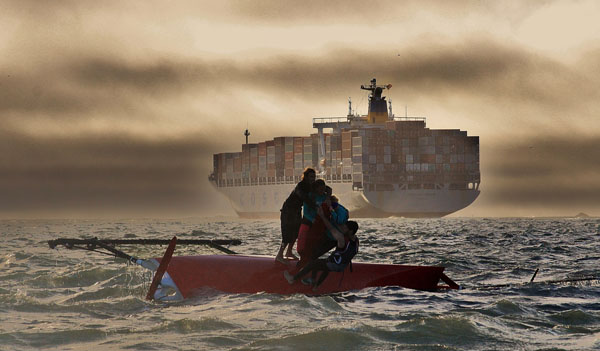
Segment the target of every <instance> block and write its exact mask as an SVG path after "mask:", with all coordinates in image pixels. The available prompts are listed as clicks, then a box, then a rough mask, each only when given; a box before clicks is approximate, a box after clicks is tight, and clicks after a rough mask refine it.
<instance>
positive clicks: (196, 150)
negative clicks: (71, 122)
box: [0, 132, 223, 213]
mask: <svg viewBox="0 0 600 351" xmlns="http://www.w3.org/2000/svg"><path fill="white" fill-rule="evenodd" d="M0 136H1V138H0V149H2V150H9V152H8V153H4V152H3V153H2V155H0V193H2V197H1V198H0V213H1V212H2V211H6V212H8V211H13V212H14V211H18V210H23V211H25V212H26V211H29V210H32V211H36V210H44V212H45V213H52V212H53V211H56V210H63V209H69V210H73V211H77V210H84V211H94V210H99V209H111V210H112V211H113V213H114V211H119V210H127V211H129V210H132V209H134V210H137V211H138V212H139V211H140V210H158V209H162V210H165V211H167V210H168V211H175V210H181V209H187V210H189V209H190V208H191V209H202V208H204V207H205V206H206V208H209V207H210V202H208V203H204V201H206V200H207V199H206V198H204V197H203V196H202V195H203V194H204V195H205V194H206V191H207V190H208V187H209V186H210V185H209V183H208V181H207V177H208V175H209V173H210V171H211V169H210V167H211V166H212V164H211V161H212V154H211V153H210V151H208V150H211V149H213V148H218V147H223V146H222V145H218V144H217V145H209V144H208V143H207V142H206V141H205V140H203V139H202V138H200V137H198V136H197V135H191V136H189V137H187V138H177V139H162V140H145V139H139V138H135V137H131V136H115V135H112V136H96V137H94V136H87V137H86V138H82V137H81V138H78V137H71V138H33V137H30V136H27V135H18V134H16V133H9V132H1V133H0ZM165 213H167V212H165Z"/></svg>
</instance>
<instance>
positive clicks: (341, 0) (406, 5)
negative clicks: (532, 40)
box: [226, 0, 552, 27]
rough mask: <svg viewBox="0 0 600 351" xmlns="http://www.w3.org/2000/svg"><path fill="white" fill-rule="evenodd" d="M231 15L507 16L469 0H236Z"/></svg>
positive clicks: (300, 18) (345, 18) (283, 18)
mask: <svg viewBox="0 0 600 351" xmlns="http://www.w3.org/2000/svg"><path fill="white" fill-rule="evenodd" d="M550 2H552V1H521V2H518V3H515V4H513V5H512V10H513V11H511V12H512V15H513V16H517V18H521V17H523V16H525V15H526V14H527V13H530V11H532V9H534V8H537V7H539V6H542V5H545V4H548V3H550ZM226 4H227V5H228V10H229V11H228V12H229V13H231V15H232V18H234V19H237V20H241V21H249V22H258V23H272V24H279V25H289V24H290V23H292V24H298V23H301V24H311V23H315V24H319V25H323V24H325V25H327V24H340V23H356V24H359V25H361V26H367V27H368V26H375V25H380V24H384V23H392V22H398V21H405V20H407V19H410V18H411V17H413V16H415V14H418V13H424V12H430V13H441V14H444V16H446V17H454V16H464V15H465V14H466V13H471V12H475V13H482V12H485V11H487V12H490V11H494V12H496V11H501V12H502V13H503V15H504V16H507V15H508V13H507V11H506V8H505V6H502V5H499V4H496V3H495V2H494V1H469V0H455V1H444V0H427V1H423V0H414V1H413V0H409V1H394V0H382V1H362V0H331V1H319V0H307V1H293V0H285V1H281V0H260V1H251V2H249V1H243V0H233V1H229V2H226Z"/></svg>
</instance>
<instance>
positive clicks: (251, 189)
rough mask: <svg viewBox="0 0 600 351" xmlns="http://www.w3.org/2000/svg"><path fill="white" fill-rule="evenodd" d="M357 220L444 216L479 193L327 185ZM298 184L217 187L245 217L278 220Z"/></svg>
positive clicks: (471, 200)
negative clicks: (380, 189) (363, 188)
mask: <svg viewBox="0 0 600 351" xmlns="http://www.w3.org/2000/svg"><path fill="white" fill-rule="evenodd" d="M328 185H329V186H331V188H332V189H333V193H334V194H335V195H336V196H337V197H338V198H339V199H340V203H341V204H343V205H344V206H345V207H346V208H348V210H349V211H350V214H351V216H352V217H354V218H360V217H363V218H365V217H374V218H377V217H391V216H397V217H410V218H428V217H434V218H435V217H443V216H446V215H448V214H450V213H453V212H456V211H458V210H461V209H463V208H465V207H466V206H468V205H470V204H471V203H472V202H473V201H475V199H476V198H477V196H478V195H479V190H472V189H469V190H446V189H436V190H433V189H417V190H399V189H398V190H390V191H366V190H364V191H363V190H354V189H353V188H352V184H351V183H328ZM294 186H295V184H270V185H253V186H235V187H217V188H216V189H217V190H218V191H219V192H221V193H222V194H223V195H225V196H226V197H227V199H228V200H229V202H230V203H231V206H232V207H233V209H234V210H235V212H236V213H237V214H238V216H240V217H242V218H277V217H279V213H280V211H279V210H280V209H281V206H282V205H283V202H284V201H285V200H286V199H287V197H288V196H289V194H290V193H291V192H292V190H293V189H294Z"/></svg>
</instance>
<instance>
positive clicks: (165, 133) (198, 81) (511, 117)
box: [0, 0, 600, 218]
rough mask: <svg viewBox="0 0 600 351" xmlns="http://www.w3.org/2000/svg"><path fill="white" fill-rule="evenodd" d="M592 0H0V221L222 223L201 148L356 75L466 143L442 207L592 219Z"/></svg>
mask: <svg viewBox="0 0 600 351" xmlns="http://www.w3.org/2000/svg"><path fill="white" fill-rule="evenodd" d="M598 18H600V2H598V1H595V0H590V1H483V0H482V1H442V0H440V1H331V0H330V1H323V2H321V1H275V0H273V1H219V2H216V1H175V2H164V1H125V2H123V1H41V2H40V1H3V2H0V50H1V52H2V55H1V56H0V73H1V79H0V122H1V124H0V218H23V217H27V218H32V217H34V218H35V217H74V216H77V217H80V216H89V217H95V216H104V215H108V216H114V215H117V216H123V217H127V216H130V215H132V216H133V215H135V216H138V215H148V216H163V217H173V216H176V217H177V216H208V215H216V214H223V215H233V211H232V210H231V209H230V208H229V206H228V202H227V201H226V200H225V199H224V198H223V197H222V196H221V195H219V194H218V193H217V192H216V191H215V190H213V189H212V188H211V186H210V184H209V182H208V180H207V177H208V174H209V173H210V171H211V168H212V154H213V153H218V152H226V151H227V152H233V151H240V150H241V144H242V142H243V141H244V136H243V131H244V129H246V127H248V128H249V129H250V132H251V136H250V141H251V142H259V141H263V140H267V139H272V138H273V137H275V136H282V135H308V134H310V133H312V132H313V130H312V121H311V119H312V118H313V117H319V116H344V115H345V114H346V112H347V99H348V97H352V99H353V102H354V107H355V108H356V110H357V112H361V113H366V112H367V111H366V110H367V97H366V95H365V94H364V92H363V91H361V90H360V89H359V86H360V84H364V83H367V82H368V81H369V80H370V79H371V78H373V77H376V78H377V79H378V82H380V83H382V84H383V83H391V84H393V88H392V89H391V90H390V91H388V92H386V95H387V96H388V97H389V98H391V99H392V100H393V104H394V108H395V112H396V114H399V115H402V114H404V109H405V107H407V108H408V114H409V115H413V116H425V117H427V126H428V127H429V128H432V129H437V128H459V129H462V130H467V131H468V133H469V135H478V136H479V137H480V146H481V159H480V161H481V178H482V183H481V187H480V189H481V195H480V196H479V198H478V199H477V200H476V201H475V202H474V203H473V204H472V205H470V206H469V207H467V208H466V209H464V210H462V211H459V212H457V213H456V214H454V216H550V215H575V214H577V213H579V212H586V213H588V214H590V215H600V201H599V200H598V199H600V176H599V175H600V118H599V117H600V34H599V33H600V21H598Z"/></svg>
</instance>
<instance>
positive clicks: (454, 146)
mask: <svg viewBox="0 0 600 351" xmlns="http://www.w3.org/2000/svg"><path fill="white" fill-rule="evenodd" d="M324 142H325V155H323V158H324V164H323V166H324V168H323V170H324V175H323V177H324V178H325V179H326V180H327V181H341V182H352V183H353V185H354V186H355V187H357V188H361V187H368V188H369V190H394V189H400V190H402V189H442V188H449V189H467V188H469V187H472V186H475V185H474V184H476V183H479V137H469V136H467V133H466V132H465V131H460V130H457V129H456V130H455V129H451V130H430V129H428V128H425V121H422V120H417V121H389V122H386V124H385V126H381V125H379V126H377V127H375V126H371V127H368V128H367V127H360V128H355V129H349V130H342V131H341V132H340V133H332V134H325V135H324ZM319 163H321V161H320V160H319V135H318V134H312V135H311V136H308V137H278V138H275V139H273V140H269V141H265V142H261V143H258V144H245V145H242V152H238V153H221V154H215V155H214V156H213V168H214V171H213V172H214V173H213V176H212V178H211V179H214V180H215V181H216V182H217V184H218V185H219V186H237V185H258V184H270V183H280V182H289V183H294V182H297V181H299V179H300V176H301V175H302V171H303V170H304V168H306V167H313V168H315V169H317V170H318V169H320V168H319Z"/></svg>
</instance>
